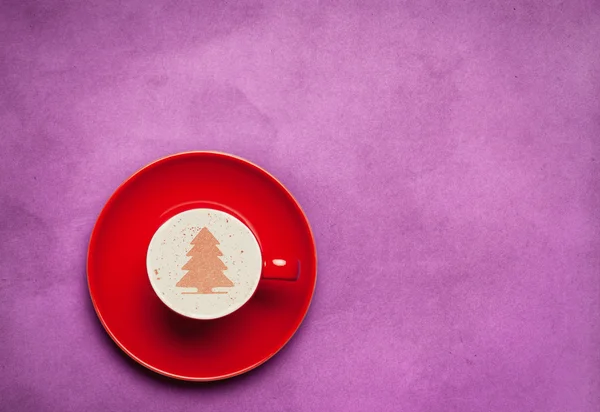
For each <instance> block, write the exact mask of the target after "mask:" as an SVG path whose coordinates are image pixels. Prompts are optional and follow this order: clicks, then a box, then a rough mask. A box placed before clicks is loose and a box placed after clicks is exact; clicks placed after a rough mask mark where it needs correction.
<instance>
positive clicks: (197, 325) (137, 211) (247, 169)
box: [87, 152, 317, 381]
mask: <svg viewBox="0 0 600 412" xmlns="http://www.w3.org/2000/svg"><path fill="white" fill-rule="evenodd" d="M197 207H212V208H215V209H221V210H224V211H227V212H228V213H231V214H234V215H235V216H236V217H238V218H239V219H240V220H242V221H243V222H244V223H246V224H247V225H248V226H249V227H250V228H251V229H252V230H253V231H254V233H255V234H256V236H257V238H258V240H259V243H260V247H261V249H262V250H263V253H264V255H266V256H269V255H271V254H277V253H281V254H282V255H284V256H291V255H292V254H293V255H294V256H297V257H298V259H299V260H300V262H301V269H300V270H301V272H300V276H299V279H298V280H297V281H281V280H266V279H263V280H261V281H260V284H259V286H258V289H257V290H256V292H255V294H254V296H253V297H252V298H251V299H250V301H249V302H248V303H246V304H245V305H244V306H243V307H242V308H240V309H238V310H237V311H236V312H234V313H232V314H230V315H228V316H225V317H223V318H220V319H216V320H210V321H199V320H193V319H188V318H185V317H182V316H180V315H178V314H176V313H175V312H172V311H171V310H170V309H168V308H167V307H166V306H165V305H164V304H163V303H162V302H161V301H160V299H159V298H158V297H157V296H156V294H155V293H154V291H153V290H152V287H151V285H150V282H149V280H148V275H147V273H146V251H147V248H148V245H149V243H150V239H151V238H152V235H153V234H154V232H155V231H156V229H158V227H159V226H160V225H161V224H162V223H164V222H165V221H166V220H167V219H169V218H170V217H171V216H173V215H175V214H177V213H179V212H182V211H184V210H186V209H192V208H197ZM271 252H273V253H271ZM316 265H317V262H316V249H315V243H314V238H313V235H312V232H311V229H310V226H309V224H308V221H307V219H306V216H305V215H304V213H303V212H302V210H301V208H300V206H299V205H298V203H297V202H296V201H295V200H294V198H293V197H292V195H291V194H290V193H289V192H288V191H287V190H286V188H285V187H284V186H283V185H282V184H281V183H280V182H279V181H277V179H275V178H274V177H273V176H271V175H270V174H269V173H267V172H266V171H264V170H263V169H261V168H259V167H258V166H256V165H254V164H252V163H250V162H248V161H246V160H243V159H240V158H237V157H234V156H231V155H226V154H222V153H213V152H189V153H181V154H177V155H173V156H169V157H166V158H163V159H160V160H158V161H156V162H154V163H152V164H150V165H148V166H146V167H144V168H143V169H141V170H140V171H138V172H137V173H135V174H134V175H133V176H131V177H130V178H129V179H128V180H127V181H125V183H123V184H122V185H121V186H120V187H119V188H118V189H117V190H116V192H115V193H114V194H113V195H112V196H111V198H110V199H109V201H108V202H107V204H106V205H105V206H104V209H103V210H102V212H101V213H100V216H99V217H98V221H97V222H96V225H95V226H94V230H93V231H92V236H91V239H90V244H89V250H88V260H87V276H88V285H89V289H90V295H91V297H92V301H93V304H94V307H95V309H96V313H97V314H98V317H99V318H100V322H102V325H103V326H104V328H105V329H106V331H107V332H108V334H109V335H110V336H111V337H112V339H113V340H114V341H115V342H116V343H117V345H119V347H120V348H121V349H123V351H125V352H126V353H127V354H128V355H129V356H131V357H132V358H133V359H135V360H136V361H137V362H139V363H140V364H142V365H144V366H146V367H147V368H149V369H151V370H153V371H155V372H158V373H161V374H163V375H166V376H170V377H173V378H178V379H185V380H196V381H209V380H217V379H224V378H228V377H231V376H235V375H239V374H241V373H244V372H247V371H249V370H251V369H253V368H255V367H257V366H259V365H260V364H262V363H263V362H265V361H266V360H268V359H269V358H270V357H271V356H273V355H274V354H275V353H277V352H278V351H279V350H280V349H281V348H282V347H283V346H284V345H285V344H286V343H287V342H288V340H289V339H290V338H291V337H292V335H293V334H294V333H295V332H296V330H297V329H298V327H299V326H300V323H302V320H303V319H304V316H305V315H306V312H307V310H308V307H309V305H310V301H311V298H312V295H313V291H314V288H315V281H316Z"/></svg>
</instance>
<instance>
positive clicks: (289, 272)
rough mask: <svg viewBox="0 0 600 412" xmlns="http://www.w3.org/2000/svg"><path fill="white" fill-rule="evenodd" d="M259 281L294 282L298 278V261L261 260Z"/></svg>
mask: <svg viewBox="0 0 600 412" xmlns="http://www.w3.org/2000/svg"><path fill="white" fill-rule="evenodd" d="M260 277H261V279H269V280H287V281H295V280H298V278H299V277H300V260H298V259H282V258H278V259H270V258H269V259H263V270H262V273H261V276H260Z"/></svg>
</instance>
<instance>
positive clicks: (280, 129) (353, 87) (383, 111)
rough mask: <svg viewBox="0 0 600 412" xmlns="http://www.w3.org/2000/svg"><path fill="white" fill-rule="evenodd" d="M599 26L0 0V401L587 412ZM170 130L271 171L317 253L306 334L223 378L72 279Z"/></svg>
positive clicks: (523, 15) (595, 266)
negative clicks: (116, 329)
mask: <svg viewBox="0 0 600 412" xmlns="http://www.w3.org/2000/svg"><path fill="white" fill-rule="evenodd" d="M365 3H368V4H365ZM599 39H600V4H599V3H598V2H594V1H569V2H557V1H539V2H517V1H508V2H505V1H497V2H479V1H460V2H456V3H454V4H450V3H446V2H442V1H406V2H383V1H368V2H367V1H364V2H361V1H356V2H351V3H342V2H315V1H290V2H288V3H287V4H277V5H275V4H270V3H269V2H258V1H257V2H245V3H243V4H242V3H238V2H223V1H215V2H206V1H204V2H201V1H186V2H171V1H148V2H146V1H141V0H139V1H129V2H115V1H107V0H101V1H95V2H92V1H86V2H75V1H72V2H60V1H12V2H11V1H2V3H1V6H0V53H1V54H0V136H1V140H0V193H1V194H0V236H1V239H0V255H1V258H2V262H1V267H0V273H1V278H0V302H1V303H0V304H1V312H0V343H1V352H0V368H1V370H0V371H1V378H0V403H1V404H0V406H1V408H0V409H2V410H20V411H58V410H60V411H84V410H87V411H89V410H98V411H100V410H102V411H107V410H139V411H166V410H170V411H180V410H185V409H193V410H211V411H234V410H245V411H256V412H258V411H261V412H264V411H317V410H322V411H336V410H339V411H399V410H402V411H460V412H469V411H503V412H504V411H544V412H553V411H569V412H575V411H582V412H586V411H590V412H591V411H597V410H598V407H599V405H600V350H599V345H600V275H599V274H600V225H599V224H600V212H599V211H600V187H599V182H600V174H599V164H600V153H599V149H600V140H599V137H600V98H599V95H600V43H599V41H600V40H599ZM185 150H219V151H225V152H231V153H234V154H237V155H239V156H242V157H245V158H248V159H249V160H251V161H254V162H256V163H258V164H260V165H261V166H263V167H265V168H266V169H267V170H269V171H271V172H272V173H273V174H275V175H276V176H277V177H279V178H280V179H281V180H282V181H283V183H284V184H286V185H287V186H288V187H289V189H290V190H291V191H292V193H294V194H295V196H296V197H297V199H298V200H299V202H300V204H301V205H302V206H303V207H304V209H305V211H306V213H307V215H308V217H309V220H310V222H311V224H312V227H313V230H314V232H315V236H316V240H317V247H318V252H319V278H318V282H317V290H316V294H315V296H314V300H313V304H312V307H311V310H310V311H309V314H308V316H307V318H306V320H305V323H304V324H303V326H302V327H301V328H300V330H299V332H298V334H297V335H296V336H295V337H294V339H292V341H291V342H290V344H289V345H288V346H287V347H286V348H285V349H284V350H283V351H282V352H280V353H279V354H278V355H277V356H276V357H275V358H273V359H272V360H270V361H269V362H268V363H266V364H265V365H263V366H262V367H260V368H259V369H257V370H255V371H253V372H251V373H249V374H247V375H244V376H242V377H239V378H235V379H232V380H229V381H225V382H221V383H216V384H206V385H202V384H200V385H198V384H188V383H181V382H176V381H171V380H168V379H166V378H162V377H159V376H157V375H155V374H153V373H150V372H147V371H146V370H145V369H143V368H142V367H140V366H137V364H135V363H134V362H133V361H130V360H129V359H128V358H127V357H126V356H124V355H123V354H122V353H121V352H120V351H119V350H118V349H117V348H116V346H115V345H114V344H113V343H112V341H110V339H109V338H108V336H107V335H106V334H105V332H104V330H103V329H102V327H101V326H100V323H99V322H98V320H97V319H96V317H95V314H94V312H93V309H92V307H91V304H90V300H89V296H88V293H87V289H86V278H85V259H86V248H87V242H88V238H89V235H90V231H91V228H92V225H93V223H94V221H95V219H96V217H97V215H98V213H99V211H100V209H101V207H102V206H103V204H104V202H105V201H106V200H107V199H108V197H109V196H110V194H111V193H112V192H113V190H114V189H115V188H116V187H117V186H118V185H119V184H120V183H121V182H122V181H123V180H125V179H126V178H127V177H128V176H129V175H130V174H131V173H133V172H134V171H135V170H137V169H138V168H140V167H142V166H143V165H145V164H146V163H148V162H150V161H152V160H155V159H156V158H158V157H162V156H164V155H167V154H171V153H175V152H179V151H185Z"/></svg>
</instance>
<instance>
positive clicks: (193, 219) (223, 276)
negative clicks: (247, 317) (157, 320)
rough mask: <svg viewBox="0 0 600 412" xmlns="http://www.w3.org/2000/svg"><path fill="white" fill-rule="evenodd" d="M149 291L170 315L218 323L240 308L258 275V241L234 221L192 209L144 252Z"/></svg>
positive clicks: (217, 213)
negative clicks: (173, 312)
mask: <svg viewBox="0 0 600 412" xmlns="http://www.w3.org/2000/svg"><path fill="white" fill-rule="evenodd" d="M146 267H147V270H148V277H149V279H150V283H151V284H152V288H153V289H154V291H155V292H156V294H157V295H158V297H159V298H160V299H161V300H162V301H163V302H164V303H165V304H166V305H167V306H168V307H169V308H171V309H172V310H174V311H175V312H177V313H180V314H181V315H184V316H187V317H190V318H195V319H216V318H220V317H223V316H226V315H228V314H230V313H232V312H234V311H235V310H237V309H239V308H240V307H242V305H244V304H245V303H246V302H247V301H248V300H249V299H250V297H251V296H252V294H253V293H254V291H255V290H256V287H257V286H258V282H259V280H260V274H261V269H262V257H261V253H260V247H259V245H258V241H257V240H256V238H255V237H254V234H253V233H252V231H251V230H250V229H249V228H248V227H247V226H246V225H245V224H244V223H242V222H241V221H240V220H239V219H237V218H235V217H234V216H232V215H230V214H228V213H225V212H222V211H219V210H214V209H191V210H187V211H185V212H182V213H179V214H177V215H175V216H173V217H172V218H170V219H169V220H168V221H166V222H165V223H164V224H163V225H162V226H161V227H160V228H159V229H158V230H157V231H156V233H155V234H154V236H153V237H152V240H151V242H150V246H149V247H148V253H147V256H146Z"/></svg>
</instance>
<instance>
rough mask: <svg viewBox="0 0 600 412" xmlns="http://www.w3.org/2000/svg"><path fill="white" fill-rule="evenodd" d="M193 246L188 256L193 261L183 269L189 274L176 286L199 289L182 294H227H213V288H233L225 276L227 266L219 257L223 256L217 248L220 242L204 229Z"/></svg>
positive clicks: (193, 241) (195, 239)
mask: <svg viewBox="0 0 600 412" xmlns="http://www.w3.org/2000/svg"><path fill="white" fill-rule="evenodd" d="M191 244H192V245H193V247H192V249H191V250H190V251H189V252H188V253H187V255H186V256H190V257H191V259H190V260H188V262H187V263H186V264H185V265H183V267H182V268H181V269H183V270H187V271H188V272H187V273H186V274H185V275H183V277H182V278H181V279H180V280H179V282H177V284H176V285H175V286H177V287H179V288H196V289H197V291H196V292H182V293H183V294H213V293H227V292H213V288H218V287H232V286H233V282H232V281H231V280H229V279H228V278H227V277H226V276H225V275H224V274H223V271H224V270H227V266H225V264H224V263H223V262H222V261H221V259H219V256H223V254H222V253H221V251H220V250H219V248H218V247H217V245H218V244H219V241H218V240H217V239H215V237H214V236H213V234H212V233H210V231H209V230H208V229H207V228H206V227H203V228H202V230H200V232H199V233H198V235H196V237H195V238H194V240H192V242H191Z"/></svg>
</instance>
